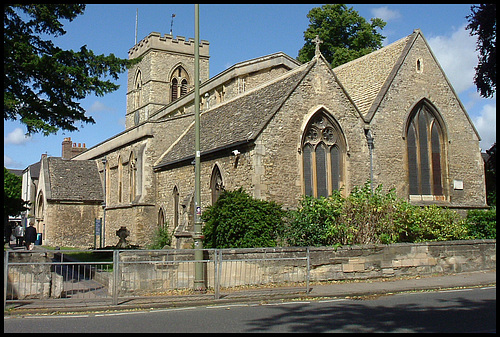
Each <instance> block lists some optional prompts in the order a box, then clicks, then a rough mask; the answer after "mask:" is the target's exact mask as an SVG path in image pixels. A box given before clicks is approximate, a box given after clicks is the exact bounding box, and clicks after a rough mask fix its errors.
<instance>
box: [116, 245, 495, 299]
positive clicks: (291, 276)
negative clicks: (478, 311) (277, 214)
mask: <svg viewBox="0 0 500 337" xmlns="http://www.w3.org/2000/svg"><path fill="white" fill-rule="evenodd" d="M307 249H309V251H308V250H307ZM184 251H186V252H187V251H190V250H184ZM215 251H216V252H217V255H218V256H219V257H218V259H219V262H218V263H217V265H218V267H217V268H218V269H220V274H219V277H218V278H217V279H218V280H219V281H218V282H219V286H220V287H227V288H231V287H236V286H242V285H259V284H271V283H278V284H279V283H288V282H304V281H306V279H307V274H308V270H307V256H309V280H310V281H335V280H354V279H369V278H380V277H389V278H390V277H401V276H417V275H426V274H427V275H428V274H447V273H460V272H471V271H483V270H494V269H496V240H464V241H442V242H423V243H398V244H391V245H381V244H378V245H357V246H346V247H340V248H337V249H335V248H333V247H309V248H306V247H284V248H279V247H277V248H256V249H220V250H207V251H206V252H205V258H204V260H205V261H207V262H206V263H205V279H206V286H207V287H209V288H214V287H215V285H216V284H215V283H216V281H215V280H216V278H215V270H216V269H215V258H214V252H215ZM190 254H192V252H190V253H189V254H188V253H183V250H160V251H151V252H149V253H148V254H147V255H144V254H134V252H133V251H126V252H125V251H124V252H121V253H120V261H121V262H120V274H121V282H120V287H119V288H120V293H121V294H122V295H124V294H127V293H128V294H132V293H137V292H148V291H153V292H154V291H158V290H160V289H163V290H166V289H179V288H190V287H192V286H193V279H194V262H193V258H192V257H189V255H190ZM167 255H170V257H167ZM174 256H175V257H174ZM146 259H147V260H148V261H163V262H166V261H171V262H172V263H169V264H168V265H165V264H163V263H160V264H145V263H143V261H145V260H146ZM220 259H222V261H220ZM134 261H135V262H136V263H137V264H136V263H135V262H134ZM112 281H113V280H111V279H109V289H110V290H111V289H112Z"/></svg>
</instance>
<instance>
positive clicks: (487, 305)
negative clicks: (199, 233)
mask: <svg viewBox="0 0 500 337" xmlns="http://www.w3.org/2000/svg"><path fill="white" fill-rule="evenodd" d="M4 332H38V333H50V332H80V333H81V332H84V333H94V332H107V333H109V332H121V333H125V332H132V333H148V332H170V333H174V332H297V333H304V332H311V333H317V332H320V333H323V332H351V333H358V332H402V333H405V332H437V333H439V332H448V333H449V332H462V333H464V332H470V333H477V332H491V333H493V332H496V287H485V288H470V289H458V290H447V291H446V290H445V291H434V292H414V293H403V294H396V295H386V296H379V297H364V298H358V299H356V298H351V299H349V298H346V299H330V300H310V301H309V300H308V301H301V302H299V301H296V302H293V301H292V302H282V303H267V304H262V303H261V304H231V305H220V306H209V307H207V306H203V307H186V308H171V309H156V310H149V311H128V312H127V311H125V312H108V313H105V312H103V313H90V314H89V313H85V314H73V315H60V316H25V317H4Z"/></svg>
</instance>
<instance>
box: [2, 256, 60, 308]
mask: <svg viewBox="0 0 500 337" xmlns="http://www.w3.org/2000/svg"><path fill="white" fill-rule="evenodd" d="M50 261H51V258H50V257H49V256H48V254H47V253H40V252H33V253H22V254H11V255H10V258H9V274H8V277H7V299H18V300H22V299H31V298H38V299H40V298H42V299H43V298H59V297H61V292H62V290H63V277H62V276H61V275H58V274H56V273H55V272H51V265H50V264H44V263H47V262H50ZM18 263H29V264H18Z"/></svg>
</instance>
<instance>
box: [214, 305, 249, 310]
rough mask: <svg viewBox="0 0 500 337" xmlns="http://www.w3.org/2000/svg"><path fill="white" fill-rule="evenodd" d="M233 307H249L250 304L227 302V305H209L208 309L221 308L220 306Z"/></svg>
mask: <svg viewBox="0 0 500 337" xmlns="http://www.w3.org/2000/svg"><path fill="white" fill-rule="evenodd" d="M232 307H248V304H226V305H223V304H221V305H209V306H207V307H206V308H207V309H220V308H232Z"/></svg>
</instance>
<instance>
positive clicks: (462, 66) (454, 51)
mask: <svg viewBox="0 0 500 337" xmlns="http://www.w3.org/2000/svg"><path fill="white" fill-rule="evenodd" d="M428 42H429V45H430V47H431V49H432V51H433V52H434V55H436V58H437V60H438V62H439V64H440V65H441V67H442V68H443V70H444V72H445V73H446V76H447V77H448V79H449V80H450V82H451V84H452V86H453V88H455V91H456V92H457V94H460V93H462V92H463V91H465V90H467V89H469V88H470V87H472V86H474V75H475V73H476V71H475V70H474V67H475V66H476V65H477V61H478V59H477V52H476V37H473V36H470V35H469V31H468V30H466V29H465V26H462V27H459V28H458V29H457V30H456V31H454V32H453V33H452V34H451V36H446V35H441V36H435V37H431V38H429V39H428Z"/></svg>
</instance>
